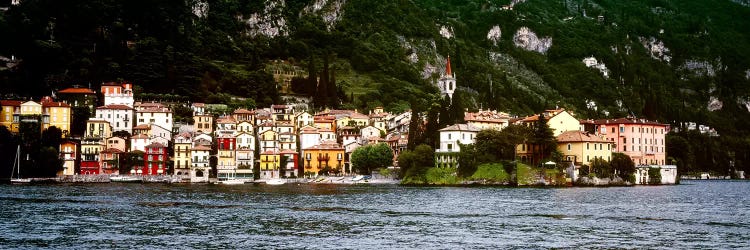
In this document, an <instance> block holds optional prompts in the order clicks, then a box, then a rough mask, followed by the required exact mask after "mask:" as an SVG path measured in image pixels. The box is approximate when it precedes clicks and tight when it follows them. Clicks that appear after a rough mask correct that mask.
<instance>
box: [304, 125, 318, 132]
mask: <svg viewBox="0 0 750 250" xmlns="http://www.w3.org/2000/svg"><path fill="white" fill-rule="evenodd" d="M318 133H319V132H318V129H317V128H314V127H310V126H305V127H302V128H301V129H300V134H318Z"/></svg>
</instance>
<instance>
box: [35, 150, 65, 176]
mask: <svg viewBox="0 0 750 250" xmlns="http://www.w3.org/2000/svg"><path fill="white" fill-rule="evenodd" d="M58 147H59V145H58ZM34 168H35V169H34V173H33V174H32V175H35V176H39V177H52V176H55V175H57V173H58V172H60V171H62V169H63V160H62V159H60V155H59V154H58V153H57V147H42V148H41V149H40V150H39V154H38V155H37V157H36V164H35V166H34Z"/></svg>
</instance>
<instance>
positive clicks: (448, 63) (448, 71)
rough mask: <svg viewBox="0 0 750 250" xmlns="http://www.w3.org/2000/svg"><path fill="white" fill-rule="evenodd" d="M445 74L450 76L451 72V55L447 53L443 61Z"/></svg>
mask: <svg viewBox="0 0 750 250" xmlns="http://www.w3.org/2000/svg"><path fill="white" fill-rule="evenodd" d="M445 75H446V76H452V75H453V74H452V73H451V56H450V55H448V60H447V61H446V62H445Z"/></svg>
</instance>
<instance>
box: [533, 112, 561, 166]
mask: <svg viewBox="0 0 750 250" xmlns="http://www.w3.org/2000/svg"><path fill="white" fill-rule="evenodd" d="M533 131H534V132H533V136H532V137H531V144H532V145H531V146H532V147H533V157H532V158H533V159H532V164H534V165H538V164H539V163H541V162H542V161H544V159H546V158H548V157H549V156H550V155H551V154H552V151H554V150H557V138H555V136H554V133H553V132H552V129H551V128H550V127H549V124H547V119H546V118H545V117H544V114H540V115H539V119H538V120H537V121H536V122H535V123H534V130H533Z"/></svg>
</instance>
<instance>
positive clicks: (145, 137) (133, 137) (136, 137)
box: [130, 134, 148, 140]
mask: <svg viewBox="0 0 750 250" xmlns="http://www.w3.org/2000/svg"><path fill="white" fill-rule="evenodd" d="M130 139H131V140H133V139H148V136H147V135H144V134H138V135H134V136H131V137H130Z"/></svg>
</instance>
